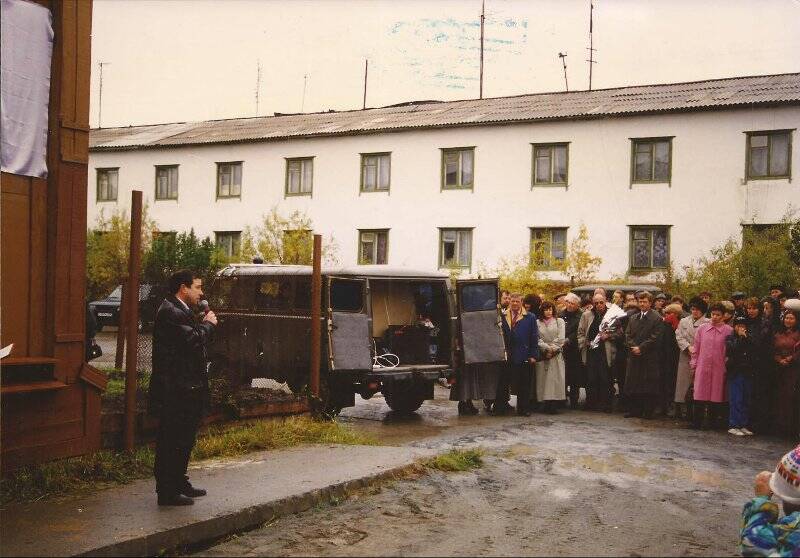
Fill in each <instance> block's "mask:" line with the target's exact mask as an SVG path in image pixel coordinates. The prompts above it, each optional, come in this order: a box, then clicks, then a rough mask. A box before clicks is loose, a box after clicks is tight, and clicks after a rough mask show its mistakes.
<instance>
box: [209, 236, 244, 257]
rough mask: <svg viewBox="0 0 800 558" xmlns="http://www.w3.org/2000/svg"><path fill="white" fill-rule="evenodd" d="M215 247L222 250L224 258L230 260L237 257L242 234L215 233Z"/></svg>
mask: <svg viewBox="0 0 800 558" xmlns="http://www.w3.org/2000/svg"><path fill="white" fill-rule="evenodd" d="M214 235H215V236H216V241H217V247H218V248H219V249H220V250H222V253H223V254H225V256H227V257H229V258H232V257H233V256H238V255H239V246H240V244H241V239H242V232H241V231H216V232H215V233H214Z"/></svg>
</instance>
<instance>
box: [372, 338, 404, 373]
mask: <svg viewBox="0 0 800 558" xmlns="http://www.w3.org/2000/svg"><path fill="white" fill-rule="evenodd" d="M372 348H373V350H374V352H375V356H374V357H372V367H373V368H376V367H377V368H394V367H396V366H398V365H399V364H400V357H399V356H397V355H395V354H392V353H383V354H382V355H379V354H377V353H378V346H377V345H376V344H375V339H373V340H372ZM392 359H394V362H393V361H392Z"/></svg>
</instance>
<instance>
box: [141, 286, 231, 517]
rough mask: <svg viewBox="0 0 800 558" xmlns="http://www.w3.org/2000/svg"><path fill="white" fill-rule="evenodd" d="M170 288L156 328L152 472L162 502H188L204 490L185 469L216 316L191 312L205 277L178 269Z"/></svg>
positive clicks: (203, 404)
mask: <svg viewBox="0 0 800 558" xmlns="http://www.w3.org/2000/svg"><path fill="white" fill-rule="evenodd" d="M168 286H169V293H170V294H169V295H168V296H167V298H165V299H164V301H163V302H162V303H161V306H160V307H159V309H158V312H157V313H156V319H155V324H154V327H153V374H152V376H151V378H150V393H149V396H150V401H149V409H148V410H149V413H150V414H151V415H153V416H155V417H157V418H158V419H159V424H158V434H157V437H156V460H155V467H154V470H153V472H154V474H155V478H156V492H157V493H158V505H159V506H189V505H192V504H193V503H194V500H192V498H197V497H200V496H205V494H206V491H205V490H202V489H198V488H194V487H193V486H192V485H191V483H190V482H189V477H188V476H186V470H187V467H188V465H189V456H190V455H191V453H192V448H193V447H194V444H195V439H196V437H197V430H198V428H199V426H200V421H201V419H202V418H203V413H204V411H205V409H206V408H207V406H208V405H209V403H210V391H209V387H208V375H207V362H208V358H207V354H208V353H207V346H208V343H209V342H210V341H211V338H212V335H213V333H214V328H215V327H216V325H217V317H216V316H215V315H214V312H211V311H204V313H203V314H202V317H201V318H198V317H197V315H196V314H195V313H194V311H193V310H192V308H195V307H197V306H198V304H199V303H200V299H201V298H202V296H203V289H202V280H201V279H200V278H199V277H197V275H196V274H195V273H193V272H191V271H188V270H181V271H177V272H175V273H173V274H172V275H171V276H170V278H169V283H168ZM203 302H205V301H203ZM205 308H207V304H206V305H205Z"/></svg>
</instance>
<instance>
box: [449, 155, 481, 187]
mask: <svg viewBox="0 0 800 558" xmlns="http://www.w3.org/2000/svg"><path fill="white" fill-rule="evenodd" d="M474 173H475V148H474V147H458V148H448V149H442V189H443V190H457V189H461V188H463V189H471V188H472V187H473V186H474V178H475V176H474Z"/></svg>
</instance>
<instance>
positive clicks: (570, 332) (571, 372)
mask: <svg viewBox="0 0 800 558" xmlns="http://www.w3.org/2000/svg"><path fill="white" fill-rule="evenodd" d="M580 305H581V299H580V297H579V296H578V295H576V294H575V293H569V294H567V295H565V297H564V306H565V307H564V311H563V312H561V314H559V317H560V318H561V319H562V320H564V336H565V337H566V341H564V346H563V347H562V349H561V350H562V352H563V353H564V368H565V370H566V384H567V387H568V388H569V394H568V397H569V406H570V407H572V408H573V409H574V408H576V407H577V406H578V399H579V398H580V391H581V387H584V386H585V385H586V378H585V376H586V372H585V371H584V366H583V362H582V361H581V349H580V347H579V346H578V323H579V322H580V321H581V306H580Z"/></svg>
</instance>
